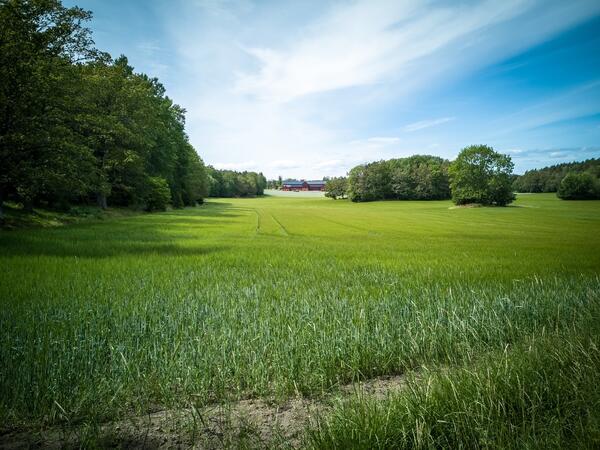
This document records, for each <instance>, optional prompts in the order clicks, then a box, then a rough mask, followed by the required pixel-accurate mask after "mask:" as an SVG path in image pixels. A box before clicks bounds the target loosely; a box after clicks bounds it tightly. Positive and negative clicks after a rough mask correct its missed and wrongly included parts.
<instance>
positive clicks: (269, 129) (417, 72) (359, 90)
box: [147, 0, 600, 177]
mask: <svg viewBox="0 0 600 450" xmlns="http://www.w3.org/2000/svg"><path fill="white" fill-rule="evenodd" d="M302 5H304V4H303V3H302V2H298V3H294V2H292V3H291V4H288V3H287V2H285V3H283V2H281V3H279V2H275V3H268V4H267V3H262V2H252V1H244V0H238V1H233V2H229V1H227V2H220V1H216V0H215V1H210V2H187V1H183V0H181V2H180V3H179V4H178V7H177V8H171V7H170V8H169V10H165V12H164V15H165V21H166V24H167V26H168V28H169V29H170V32H171V40H172V45H174V46H175V49H176V54H177V61H178V64H177V70H178V71H179V72H178V73H177V80H178V83H176V84H172V86H173V87H172V88H170V91H169V92H170V94H171V95H173V96H174V97H175V99H176V100H177V101H178V102H180V103H181V104H182V105H183V106H184V107H186V109H187V110H188V111H189V113H188V123H187V129H188V132H189V134H190V137H191V140H192V143H193V144H194V146H195V147H196V148H197V149H198V151H199V153H200V154H201V155H202V156H203V157H204V159H205V160H206V161H207V162H208V163H211V162H214V161H220V162H221V163H222V164H223V165H227V166H228V167H233V165H234V164H235V165H237V166H238V167H242V166H243V167H244V168H250V166H251V164H250V163H253V164H254V165H255V167H257V168H263V169H264V171H265V172H266V173H267V175H268V176H276V175H278V174H282V175H284V176H288V175H289V176H302V177H317V176H320V175H321V172H322V171H325V170H327V171H329V170H331V171H335V170H338V171H343V170H345V167H348V166H350V165H351V164H353V163H354V162H356V161H359V162H362V161H365V160H372V159H375V158H381V157H389V156H398V155H402V154H407V153H408V154H410V153H411V152H422V151H424V150H426V149H430V148H433V147H431V145H432V143H431V141H427V140H425V138H426V137H427V136H425V135H426V134H427V135H428V134H429V133H418V132H417V131H419V130H425V129H429V128H433V127H435V126H439V125H442V124H445V123H449V122H451V121H453V120H454V117H455V116H459V117H460V118H461V125H462V124H463V121H464V122H465V126H466V125H468V123H467V119H466V118H465V117H464V115H463V113H462V112H461V111H455V110H453V109H452V107H447V108H446V109H443V108H435V107H432V105H431V104H430V105H428V108H427V107H426V106H423V108H422V109H420V110H419V111H415V112H414V113H413V112H412V111H411V110H410V109H409V107H406V108H404V110H403V111H402V115H401V116H400V115H399V116H397V117H396V116H395V115H394V114H395V113H394V112H393V111H392V112H390V109H391V108H390V105H391V104H394V105H402V104H403V102H404V100H405V99H407V98H414V97H417V96H418V95H420V93H423V92H427V91H428V90H430V89H432V87H435V88H436V89H438V90H439V89H442V88H443V87H444V86H446V85H447V84H448V83H451V82H452V81H453V80H457V79H460V78H461V77H467V76H469V75H470V74H472V73H474V72H475V71H476V70H478V69H481V68H483V67H486V66H489V65H490V64H493V63H496V62H498V61H502V60H504V59H506V58H508V57H510V56H512V55H515V54H518V53H519V52H522V51H524V50H526V49H529V48H531V47H532V46H534V45H536V44H538V43H541V42H544V41H545V40H547V39H549V38H550V37H552V36H555V35H557V34H558V33H560V32H562V31H564V30H566V29H569V28H571V27H573V26H574V25H575V24H578V23H581V22H582V21H584V20H587V19H589V18H590V17H592V16H593V15H595V14H598V12H599V11H600V3H598V2H597V1H588V0H582V1H578V2H551V3H547V2H539V1H535V0H507V1H503V2H497V1H494V0H483V1H474V2H470V3H468V4H448V3H443V2H442V3H435V2H429V1H427V0H418V1H377V0H369V1H367V0H362V1H356V2H352V3H346V2H339V3H338V2H336V3H331V4H327V3H322V2H317V3H315V4H314V5H312V7H307V6H306V5H304V6H302ZM290 9H293V13H291V12H290V11H288V10H290ZM172 11H177V15H174V14H173V13H172ZM297 12H300V13H299V14H296V13H297ZM182 18H183V19H182ZM350 30H351V31H350ZM163 45H164V44H163V43H162V42H161V46H163ZM147 50H149V51H151V50H153V49H152V48H151V46H148V49H147ZM172 70H173V69H172ZM415 103H417V102H413V104H415ZM588 103H590V102H588ZM557 105H560V103H557ZM563 106H568V105H566V104H564V105H563ZM551 108H553V106H551ZM542 109H543V108H542ZM566 109H568V108H566ZM587 109H588V110H592V109H593V108H592V107H591V106H590V107H587ZM540 110H541V109H540ZM432 111H433V112H432ZM535 113H536V111H532V112H524V113H523V114H522V115H521V116H515V117H514V118H512V119H510V120H507V121H506V123H503V124H502V126H501V127H498V128H506V129H509V128H510V127H511V126H517V125H518V126H522V124H524V123H526V122H527V121H529V120H532V117H533V116H534V114H535ZM415 116H417V117H416V118H418V117H433V118H431V119H427V120H420V121H417V122H412V120H415ZM546 117H547V118H548V119H547V120H552V117H551V114H548V115H547V116H546ZM402 124H406V125H404V126H403V125H402ZM534 125H535V124H534ZM451 128H452V127H440V128H439V129H436V130H435V132H438V131H439V130H441V131H440V132H444V131H447V132H448V133H451V131H452V130H451ZM399 132H403V133H405V134H400V135H399V136H396V135H398V133H399ZM431 132H432V133H434V130H431ZM365 136H366V137H365ZM369 136H371V137H369ZM481 136H482V132H480V130H479V129H476V128H474V129H473V131H472V136H469V137H468V141H467V139H466V138H463V137H460V136H457V137H453V140H452V141H450V139H448V138H447V137H446V136H445V135H439V136H435V137H433V136H432V137H431V139H435V142H440V143H443V144H442V145H440V150H439V152H440V153H441V154H442V155H443V156H446V157H451V156H452V154H455V153H456V151H457V150H458V149H459V148H460V146H463V145H466V144H468V143H471V142H470V141H471V140H472V139H477V138H478V137H481ZM483 137H485V136H483ZM465 141H466V142H465ZM486 142H488V141H486ZM508 145H510V146H515V145H522V143H520V142H515V143H510V144H508ZM508 145H507V146H508ZM249 157H250V158H252V159H253V161H247V160H248V158H249ZM234 161H246V162H245V163H235V162H234ZM334 161H335V163H333V162H334ZM325 163H328V164H329V165H327V164H325ZM340 173H341V172H340ZM331 174H335V173H331Z"/></svg>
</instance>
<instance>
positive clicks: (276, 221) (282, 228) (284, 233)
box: [269, 213, 290, 236]
mask: <svg viewBox="0 0 600 450" xmlns="http://www.w3.org/2000/svg"><path fill="white" fill-rule="evenodd" d="M269 215H270V216H271V218H272V219H273V220H274V221H275V223H276V224H277V225H279V228H280V229H281V232H282V234H283V235H284V236H289V235H290V234H289V233H288V230H286V228H285V227H284V226H283V225H282V224H281V222H280V221H279V220H277V219H276V218H275V216H274V215H273V214H272V213H269Z"/></svg>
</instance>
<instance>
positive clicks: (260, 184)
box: [208, 166, 267, 197]
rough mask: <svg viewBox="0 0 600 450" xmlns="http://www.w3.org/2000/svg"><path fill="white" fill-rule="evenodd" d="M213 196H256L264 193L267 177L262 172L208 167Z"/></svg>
mask: <svg viewBox="0 0 600 450" xmlns="http://www.w3.org/2000/svg"><path fill="white" fill-rule="evenodd" d="M208 173H209V176H210V190H209V192H210V196H211V197H256V196H257V195H263V194H264V192H265V188H266V187H267V179H266V178H265V177H264V175H263V174H262V173H256V172H246V171H244V172H236V171H235V170H218V169H215V168H214V167H212V166H209V167H208Z"/></svg>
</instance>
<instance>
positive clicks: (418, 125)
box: [402, 117, 454, 133]
mask: <svg viewBox="0 0 600 450" xmlns="http://www.w3.org/2000/svg"><path fill="white" fill-rule="evenodd" d="M452 120H454V117H441V118H439V119H432V120H421V121H419V122H414V123H410V124H408V125H406V126H404V127H403V128H402V130H403V131H406V132H409V133H410V132H412V131H418V130H423V129H425V128H431V127H435V126H437V125H441V124H443V123H446V122H450V121H452Z"/></svg>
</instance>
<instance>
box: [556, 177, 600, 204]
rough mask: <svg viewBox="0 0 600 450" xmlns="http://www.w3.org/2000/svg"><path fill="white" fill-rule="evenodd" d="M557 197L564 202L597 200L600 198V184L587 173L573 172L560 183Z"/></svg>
mask: <svg viewBox="0 0 600 450" xmlns="http://www.w3.org/2000/svg"><path fill="white" fill-rule="evenodd" d="M556 195H557V196H558V198H562V199H563V200H591V199H597V198H600V182H599V180H598V179H596V178H594V177H593V176H592V175H591V174H589V173H587V172H584V173H573V172H571V173H568V174H567V175H566V176H565V177H564V178H563V179H562V181H561V182H560V186H559V187H558V192H557V193H556Z"/></svg>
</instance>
